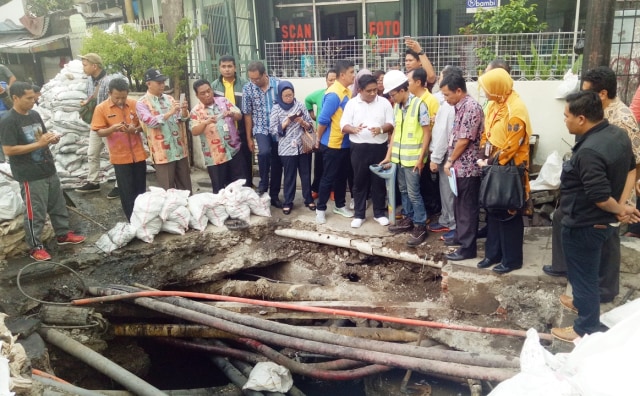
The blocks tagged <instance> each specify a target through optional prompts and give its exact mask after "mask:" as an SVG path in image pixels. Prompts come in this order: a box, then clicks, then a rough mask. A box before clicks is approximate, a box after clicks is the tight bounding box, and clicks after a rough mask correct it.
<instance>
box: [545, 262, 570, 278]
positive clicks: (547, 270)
mask: <svg viewBox="0 0 640 396" xmlns="http://www.w3.org/2000/svg"><path fill="white" fill-rule="evenodd" d="M542 272H544V273H545V274H547V275H549V276H564V277H566V276H567V271H556V270H554V269H553V266H552V265H543V266H542Z"/></svg>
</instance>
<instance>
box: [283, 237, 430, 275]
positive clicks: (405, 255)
mask: <svg viewBox="0 0 640 396" xmlns="http://www.w3.org/2000/svg"><path fill="white" fill-rule="evenodd" d="M275 233H276V235H279V236H283V237H287V238H292V239H298V240H301V241H307V242H315V243H321V244H323V245H331V246H336V247H341V248H345V249H354V250H357V251H359V252H361V253H364V254H368V255H369V256H380V257H386V258H390V259H394V260H400V261H407V262H410V263H415V264H420V265H428V266H429V267H434V268H438V269H441V268H442V262H441V261H438V262H435V261H433V260H427V259H426V258H422V257H420V256H419V255H417V254H414V253H409V252H397V251H395V250H392V249H389V248H386V247H384V246H374V245H372V244H370V243H369V242H367V241H365V240H362V239H353V238H347V237H342V236H337V235H333V234H326V233H321V232H315V231H307V230H296V229H293V228H282V229H279V230H275Z"/></svg>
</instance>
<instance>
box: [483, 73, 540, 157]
mask: <svg viewBox="0 0 640 396" xmlns="http://www.w3.org/2000/svg"><path fill="white" fill-rule="evenodd" d="M478 83H479V85H480V87H481V88H482V89H484V91H485V92H486V94H487V97H488V99H489V100H490V102H489V105H488V106H487V115H486V117H485V121H484V122H485V124H484V128H485V133H486V134H487V139H488V140H489V142H491V144H492V145H493V146H495V147H499V148H503V147H504V145H505V143H506V141H507V129H508V125H509V120H510V119H511V118H514V117H517V118H519V119H521V120H522V121H523V122H524V124H525V129H526V133H527V138H529V137H530V136H531V133H532V130H531V121H530V120H529V112H528V111H527V108H526V106H525V105H524V102H523V101H522V99H520V95H518V93H517V92H516V91H514V90H513V79H511V76H510V75H509V73H507V71H506V70H504V69H493V70H489V71H488V72H486V73H484V74H483V75H482V76H480V78H479V79H478ZM525 144H529V142H528V141H527V142H526V143H525Z"/></svg>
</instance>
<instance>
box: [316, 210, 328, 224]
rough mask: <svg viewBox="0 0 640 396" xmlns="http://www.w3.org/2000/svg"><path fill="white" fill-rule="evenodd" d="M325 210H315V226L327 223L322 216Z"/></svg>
mask: <svg viewBox="0 0 640 396" xmlns="http://www.w3.org/2000/svg"><path fill="white" fill-rule="evenodd" d="M325 212H326V211H325V210H318V209H316V223H317V224H325V223H326V222H327V218H326V216H325V215H324V213H325Z"/></svg>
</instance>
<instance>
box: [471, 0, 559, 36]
mask: <svg viewBox="0 0 640 396" xmlns="http://www.w3.org/2000/svg"><path fill="white" fill-rule="evenodd" d="M537 7H538V5H537V4H531V5H529V6H527V0H511V1H510V2H509V3H508V4H505V5H501V6H500V7H496V8H494V9H491V10H483V9H480V11H478V12H477V13H476V14H475V15H474V16H473V22H472V23H470V24H469V25H467V26H465V27H462V28H460V33H462V34H465V33H466V34H504V33H535V32H540V31H543V30H545V29H546V28H547V24H546V23H544V22H540V21H538V17H537V16H536V8H537Z"/></svg>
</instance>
